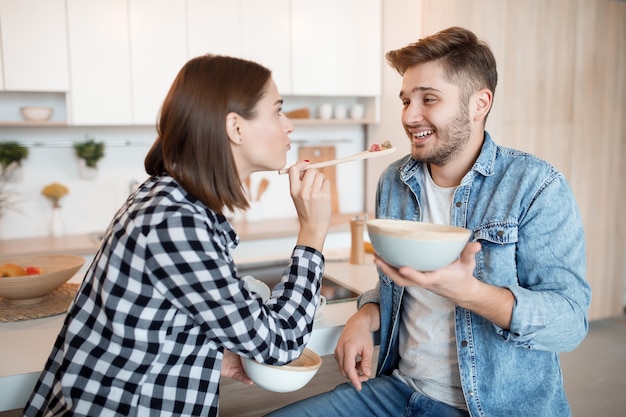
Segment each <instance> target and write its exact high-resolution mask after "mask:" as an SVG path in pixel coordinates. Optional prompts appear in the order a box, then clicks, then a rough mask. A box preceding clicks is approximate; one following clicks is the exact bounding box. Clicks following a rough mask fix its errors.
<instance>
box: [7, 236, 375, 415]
mask: <svg viewBox="0 0 626 417" xmlns="http://www.w3.org/2000/svg"><path fill="white" fill-rule="evenodd" d="M82 239H90V238H89V237H88V236H85V237H82ZM81 242H84V243H85V244H91V243H89V242H87V241H85V240H82V241H81V240H80V239H77V238H76V237H68V238H67V239H64V238H61V239H58V238H57V240H56V241H55V245H53V246H51V247H49V249H50V250H52V251H54V250H60V251H61V252H67V251H68V250H70V249H69V248H70V247H71V246H72V245H75V247H76V250H71V252H73V253H77V254H79V253H81V254H93V250H87V248H86V247H80V246H79V244H80V243H81ZM5 243H6V241H4V242H0V248H2V246H1V244H5ZM64 245H66V246H64ZM348 252H349V250H348V249H329V250H328V251H324V254H325V257H326V258H327V259H328V260H329V261H327V262H326V266H325V272H324V279H330V280H332V281H334V282H336V283H338V284H340V285H342V286H344V287H347V288H350V289H351V290H353V291H354V292H356V293H358V294H360V293H362V292H363V291H366V290H368V289H370V288H373V287H374V286H375V284H376V282H377V280H378V274H377V272H376V267H375V266H374V264H373V262H372V256H371V255H366V258H365V261H366V263H365V264H362V265H352V264H349V263H348V262H345V261H337V260H340V259H346V257H347V255H348ZM0 253H2V254H3V255H4V253H5V252H4V250H2V252H0ZM48 253H50V252H48ZM331 259H333V260H331ZM82 274H83V273H82V272H80V273H78V274H76V275H75V276H74V277H72V278H71V279H70V281H69V282H80V281H81V280H82ZM355 311H356V301H346V302H339V303H330V304H328V305H327V306H326V308H325V309H324V311H323V313H322V314H321V316H320V318H319V319H317V320H316V321H315V323H314V326H313V333H312V334H311V338H310V340H309V343H308V345H307V346H308V347H310V348H311V349H313V350H314V351H316V352H317V353H319V354H320V355H328V354H331V353H332V352H333V350H334V347H335V345H336V344H337V340H338V338H339V335H340V334H341V331H342V329H343V326H344V324H345V322H346V320H347V319H348V318H349V317H350V316H351V315H352V314H353V313H354V312H355ZM64 317H65V315H64V314H61V315H56V316H52V317H46V318H41V319H34V320H25V321H18V322H13V323H0V340H2V343H0V358H1V359H0V411H6V410H12V409H16V408H22V407H23V406H24V404H25V403H26V401H27V399H28V397H29V395H30V393H31V392H32V390H33V387H34V385H35V383H36V381H37V378H38V377H39V373H40V372H41V370H42V369H43V366H44V364H45V361H46V359H47V357H48V355H49V353H50V351H51V349H52V345H53V344H54V340H55V338H56V336H57V334H58V332H59V329H60V328H61V326H62V323H63V319H64Z"/></svg>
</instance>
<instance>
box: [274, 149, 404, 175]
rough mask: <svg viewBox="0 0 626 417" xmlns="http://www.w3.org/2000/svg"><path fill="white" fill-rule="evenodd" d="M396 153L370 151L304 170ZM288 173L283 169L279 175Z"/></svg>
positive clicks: (315, 164)
mask: <svg viewBox="0 0 626 417" xmlns="http://www.w3.org/2000/svg"><path fill="white" fill-rule="evenodd" d="M395 151H396V147H393V148H389V149H382V150H380V151H369V150H368V151H363V152H359V153H355V154H354V155H350V156H345V157H343V158H337V159H331V160H330V161H323V162H316V163H314V164H309V165H307V166H306V167H304V169H305V170H306V169H309V168H324V167H329V166H333V165H338V164H343V163H345V162H350V161H358V160H361V159H368V158H374V157H376V156H383V155H388V154H390V153H394V152H395ZM287 172H289V168H283V169H280V170H278V173H279V174H280V175H283V174H286V173H287Z"/></svg>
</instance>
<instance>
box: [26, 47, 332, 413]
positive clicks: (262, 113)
mask: <svg viewBox="0 0 626 417" xmlns="http://www.w3.org/2000/svg"><path fill="white" fill-rule="evenodd" d="M281 106H282V99H281V97H280V95H279V94H278V90H277V88H276V85H275V83H274V81H273V80H272V78H271V73H270V71H269V70H268V69H266V68H264V67H262V66H260V65H258V64H256V63H254V62H250V61H244V60H241V59H236V58H231V57H224V56H203V57H198V58H195V59H192V60H191V61H189V62H188V63H187V64H186V65H185V66H184V67H183V68H182V70H181V71H180V73H179V74H178V76H177V77H176V80H175V81H174V84H173V85H172V87H171V89H170V91H169V93H168V95H167V97H166V99H165V102H164V103H163V107H162V111H161V117H160V121H159V124H158V138H157V140H156V142H155V143H154V145H153V147H152V149H151V150H150V151H149V153H148V155H147V156H146V159H145V166H146V171H147V172H148V174H149V175H150V178H149V179H148V180H147V181H146V182H145V183H144V184H142V185H141V187H140V188H139V189H138V191H137V192H136V193H134V194H133V195H131V196H130V198H129V199H128V201H127V202H126V203H125V205H124V206H123V207H122V208H121V209H120V210H119V211H118V213H117V214H116V216H115V217H114V219H113V221H112V223H111V224H110V226H109V228H108V230H107V233H106V236H105V239H104V242H103V244H102V246H101V248H100V250H99V251H98V253H97V254H96V257H95V259H94V262H93V263H92V265H91V267H90V268H89V271H88V272H87V275H86V277H85V280H84V282H83V285H82V286H81V288H80V290H79V293H78V295H77V297H76V299H75V301H74V303H73V304H72V306H71V307H70V310H69V312H68V315H67V318H66V320H65V323H64V326H63V328H62V329H61V333H60V335H59V337H58V338H57V341H56V343H55V346H54V349H53V351H52V353H51V355H50V358H49V360H48V362H47V364H46V366H45V369H44V371H43V373H42V375H41V377H40V379H39V381H38V383H37V385H36V387H35V391H34V393H33V394H32V396H31V398H30V400H29V402H28V404H27V407H26V409H25V415H26V416H38V415H62V414H64V413H68V414H72V415H84V416H96V415H97V416H105V415H124V416H146V415H159V416H167V415H176V416H182V415H189V416H191V415H193V416H201V415H203V416H204V415H211V416H214V415H217V414H218V385H219V379H220V372H221V374H222V375H224V376H226V377H233V378H236V379H238V380H240V381H242V382H245V383H248V384H252V382H251V381H250V380H249V379H248V378H247V376H246V375H245V372H244V371H243V368H242V366H241V361H240V356H238V355H241V356H246V357H251V358H254V359H256V360H258V361H261V362H266V363H271V364H284V363H286V362H289V361H291V360H293V359H295V358H297V357H298V356H299V355H300V353H301V351H302V350H303V348H304V346H305V344H306V342H307V340H308V337H309V333H310V331H311V329H312V323H313V318H314V314H315V308H316V305H317V302H318V299H319V289H320V288H319V287H320V280H321V277H322V271H323V267H324V264H323V262H324V260H323V256H322V253H321V250H322V246H323V243H324V240H325V238H326V233H327V231H328V226H329V224H330V214H331V208H330V185H329V183H328V181H326V180H325V178H324V176H323V175H322V174H320V173H318V172H316V171H315V170H306V171H303V168H305V167H306V162H298V163H296V164H295V165H294V166H292V167H291V168H290V169H289V179H290V192H291V196H292V199H293V201H294V204H295V207H296V210H297V213H298V218H299V221H300V231H299V233H298V237H297V242H296V246H295V248H294V250H293V253H292V257H291V262H290V266H289V268H288V269H286V270H285V273H284V276H283V278H282V282H281V283H280V284H279V285H277V286H276V287H275V288H274V291H273V298H271V299H270V300H269V301H268V302H267V303H266V304H263V302H262V301H261V299H260V298H258V297H256V296H255V295H254V294H252V293H251V292H250V291H249V290H248V288H247V287H246V285H245V284H244V281H242V280H241V279H240V278H239V276H238V274H237V269H236V266H235V264H234V262H233V258H232V251H233V249H234V248H235V247H236V246H237V244H238V242H239V238H238V237H237V234H236V232H235V231H234V230H233V229H232V227H231V225H230V223H229V222H228V221H227V220H226V218H225V217H224V216H223V214H222V211H223V210H224V209H225V208H227V209H230V210H232V209H236V208H239V209H245V208H246V207H248V202H247V198H246V195H245V193H244V191H243V187H242V183H243V180H245V178H247V177H248V176H249V175H250V174H251V173H253V172H256V171H267V170H277V169H279V168H281V167H282V166H284V164H285V163H286V153H287V151H288V150H289V148H290V142H291V141H290V139H289V136H288V135H289V133H291V132H292V131H293V126H292V124H291V122H290V121H289V120H288V119H287V118H286V117H285V116H284V115H283V113H282V112H281Z"/></svg>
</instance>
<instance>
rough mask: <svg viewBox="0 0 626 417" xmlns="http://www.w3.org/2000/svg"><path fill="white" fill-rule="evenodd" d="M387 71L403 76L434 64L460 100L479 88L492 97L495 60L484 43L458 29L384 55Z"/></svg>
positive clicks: (495, 72)
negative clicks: (440, 69) (486, 90)
mask: <svg viewBox="0 0 626 417" xmlns="http://www.w3.org/2000/svg"><path fill="white" fill-rule="evenodd" d="M385 57H386V58H387V62H388V63H389V65H391V67H393V68H394V69H395V70H396V71H398V72H399V73H400V75H404V73H405V72H406V70H407V69H408V68H410V67H413V66H415V65H418V64H423V63H426V62H430V61H437V62H438V63H439V64H440V65H441V67H442V68H443V72H444V77H445V78H446V80H447V81H449V82H451V83H453V84H455V85H457V86H458V87H460V88H461V91H462V92H463V96H464V97H469V95H471V94H472V93H474V92H475V91H477V90H480V89H482V88H488V89H489V90H491V92H492V94H493V95H494V96H495V93H496V84H497V83H498V71H497V69H496V59H495V57H494V56H493V53H492V52H491V49H490V48H489V45H487V43H486V42H485V41H482V40H480V39H478V38H477V37H476V35H475V34H474V33H473V32H471V31H469V30H467V29H464V28H461V27H456V26H454V27H450V28H448V29H444V30H442V31H440V32H437V33H435V34H434V35H431V36H428V37H426V38H423V39H420V40H419V41H417V42H415V43H411V44H409V45H407V46H405V47H404V48H401V49H397V50H395V51H389V52H387V54H386V55H385Z"/></svg>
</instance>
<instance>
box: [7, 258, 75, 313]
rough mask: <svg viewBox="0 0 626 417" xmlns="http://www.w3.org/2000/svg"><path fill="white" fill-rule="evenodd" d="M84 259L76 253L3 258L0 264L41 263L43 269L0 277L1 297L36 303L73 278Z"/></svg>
mask: <svg viewBox="0 0 626 417" xmlns="http://www.w3.org/2000/svg"><path fill="white" fill-rule="evenodd" d="M84 263H85V258H83V257H82V256H77V255H34V256H21V257H13V258H2V259H0V265H6V264H15V265H19V266H21V267H22V268H26V267H29V266H30V267H38V268H41V269H42V271H43V273H41V274H38V275H24V276H12V277H0V297H5V298H7V299H9V302H10V303H13V304H34V303H37V302H39V301H41V300H43V299H44V298H45V296H46V295H48V294H49V293H51V292H52V291H54V290H56V289H57V288H58V287H60V286H61V285H63V284H64V283H65V282H66V281H67V280H68V279H70V278H71V277H72V276H73V275H74V274H75V273H76V272H78V270H79V269H80V268H81V267H82V266H83V264H84Z"/></svg>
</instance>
